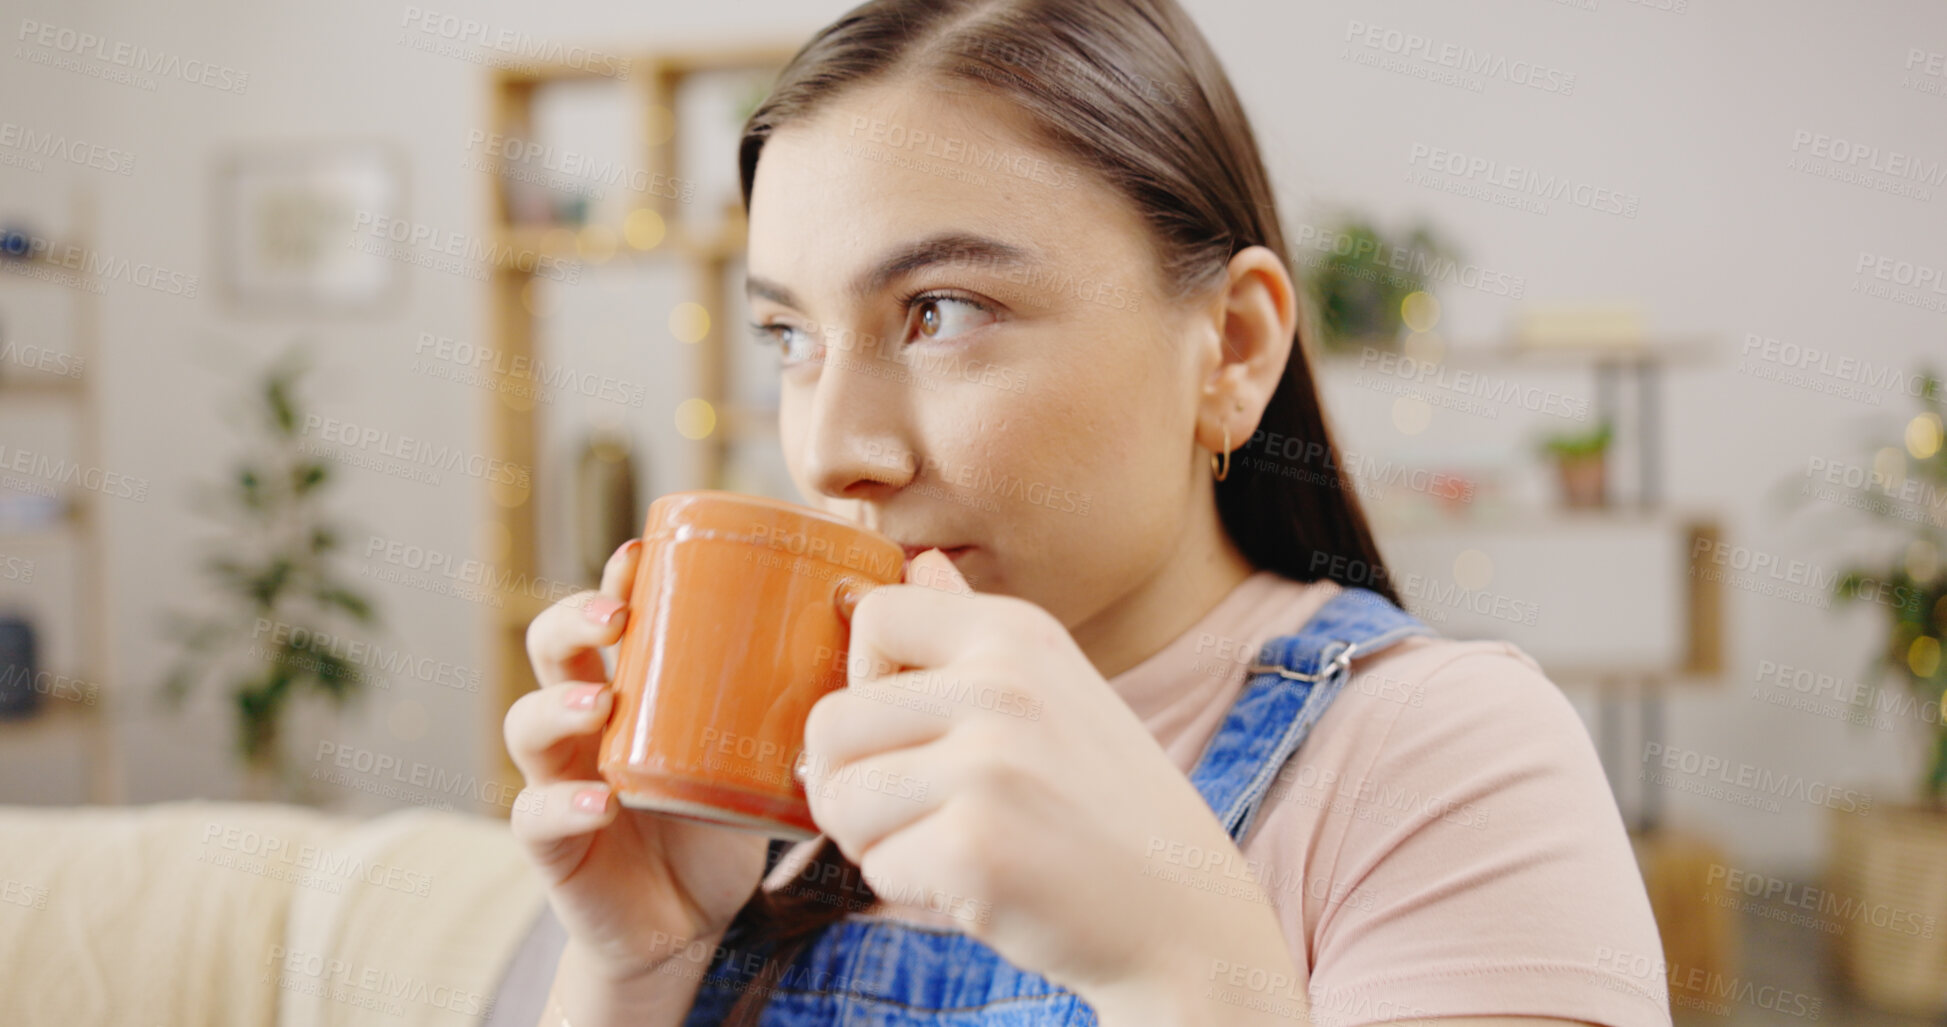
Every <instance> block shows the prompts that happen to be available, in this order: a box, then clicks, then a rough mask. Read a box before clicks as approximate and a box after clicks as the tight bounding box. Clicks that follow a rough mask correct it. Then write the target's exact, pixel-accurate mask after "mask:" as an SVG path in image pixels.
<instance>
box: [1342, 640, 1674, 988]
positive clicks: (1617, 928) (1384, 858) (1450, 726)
mask: <svg viewBox="0 0 1947 1027" xmlns="http://www.w3.org/2000/svg"><path fill="white" fill-rule="evenodd" d="M1424 652H1425V651H1422V654H1415V655H1414V656H1410V657H1406V659H1423V658H1424V655H1423V654H1424ZM1395 662H1399V661H1395ZM1423 684H1424V687H1423V689H1421V690H1420V691H1419V692H1418V693H1417V694H1416V695H1415V697H1414V698H1413V699H1412V701H1399V698H1398V697H1395V698H1394V700H1393V704H1394V705H1395V706H1396V707H1397V709H1396V711H1395V715H1394V716H1392V717H1391V718H1390V719H1389V720H1387V721H1386V722H1385V723H1384V725H1383V726H1381V727H1378V728H1375V730H1378V731H1380V732H1382V734H1380V735H1379V736H1378V739H1377V744H1376V745H1371V746H1362V747H1361V748H1362V750H1363V758H1364V760H1365V761H1366V762H1367V763H1368V765H1367V766H1364V767H1363V768H1361V767H1357V766H1350V767H1347V768H1345V769H1346V770H1347V772H1348V776H1347V777H1346V778H1345V779H1344V780H1343V781H1341V782H1339V783H1338V784H1337V786H1336V794H1335V796H1334V798H1333V804H1332V810H1331V813H1330V815H1329V816H1328V817H1327V818H1326V822H1325V823H1326V826H1327V827H1329V828H1331V830H1328V831H1324V832H1322V833H1321V838H1319V839H1313V841H1314V842H1319V841H1323V842H1326V843H1327V844H1326V846H1325V847H1323V848H1322V849H1321V848H1313V850H1312V855H1313V856H1314V857H1317V858H1324V859H1326V860H1328V861H1329V862H1330V870H1329V873H1330V877H1331V879H1332V881H1333V885H1334V889H1335V890H1337V891H1339V892H1340V894H1347V893H1350V894H1352V895H1356V896H1358V897H1359V900H1358V901H1356V902H1343V903H1340V904H1338V905H1336V906H1335V907H1334V908H1333V909H1332V910H1331V911H1330V913H1329V914H1328V915H1326V916H1324V917H1321V918H1320V919H1319V920H1318V922H1317V923H1316V924H1314V930H1315V933H1314V934H1313V935H1312V937H1311V938H1310V941H1311V948H1312V966H1311V974H1312V979H1311V991H1312V995H1313V1001H1314V1004H1315V1006H1316V1007H1317V1009H1316V1012H1315V1016H1316V1018H1317V1022H1319V1023H1321V1024H1326V1025H1333V1027H1341V1025H1343V1027H1350V1025H1354V1024H1362V1023H1377V1022H1383V1021H1385V1020H1388V1019H1397V1018H1399V1017H1400V1016H1402V1015H1413V1016H1496V1015H1499V1016H1552V1017H1559V1018H1562V1019H1568V1020H1586V1021H1589V1022H1591V1023H1597V1024H1606V1025H1611V1027H1656V1025H1663V1027H1667V1025H1668V1024H1669V1023H1670V1013H1669V1004H1668V995H1667V991H1666V990H1665V988H1666V986H1665V982H1664V980H1663V978H1662V977H1661V976H1659V975H1656V974H1655V973H1653V972H1645V971H1644V970H1643V968H1644V967H1652V966H1657V965H1660V961H1661V956H1662V947H1661V945H1660V943H1659V941H1658V937H1657V931H1656V924H1655V920H1654V918H1653V916H1652V915H1651V912H1650V906H1649V900H1648V897H1647V895H1646V893H1645V891H1644V888H1643V883H1642V877H1641V874H1640V871H1639V870H1638V869H1637V866H1636V862H1635V859H1634V857H1633V855H1632V852H1631V848H1630V845H1629V839H1628V835H1627V833H1626V832H1625V830H1624V828H1623V824H1622V818H1621V816H1620V814H1619V813H1618V811H1617V808H1616V803H1615V799H1614V797H1613V795H1612V794H1611V792H1610V789H1609V784H1608V780H1607V778H1606V777H1605V775H1604V774H1603V770H1602V766H1601V762H1600V760H1599V759H1598V758H1597V756H1596V753H1595V748H1594V746H1593V745H1592V744H1591V742H1590V740H1589V735H1588V731H1587V729H1586V728H1585V727H1584V726H1583V724H1582V720H1581V718H1580V717H1579V716H1578V715H1577V714H1576V712H1575V709H1574V707H1573V706H1571V705H1570V704H1569V702H1568V700H1567V698H1566V697H1564V696H1563V695H1562V694H1561V692H1560V690H1559V689H1558V688H1557V687H1556V686H1555V685H1554V683H1553V682H1551V681H1549V680H1548V678H1547V677H1546V676H1545V675H1544V674H1543V672H1542V671H1541V668H1540V667H1539V666H1537V665H1536V664H1535V663H1534V661H1533V660H1532V659H1531V658H1530V657H1528V655H1527V654H1526V653H1523V652H1521V650H1520V649H1519V648H1517V647H1515V646H1513V645H1511V644H1507V643H1496V644H1494V645H1493V646H1484V645H1478V644H1470V645H1468V646H1466V651H1465V652H1463V653H1462V654H1460V655H1458V656H1454V657H1452V658H1450V659H1446V660H1445V661H1444V662H1440V663H1438V664H1437V665H1436V668H1435V669H1433V670H1432V671H1431V672H1429V673H1427V674H1426V676H1425V677H1424V678H1423ZM1339 701H1342V702H1343V701H1347V698H1346V697H1344V696H1342V697H1341V698H1340V700H1339ZM1334 821H1336V823H1334ZM1333 838H1336V839H1337V841H1336V844H1331V843H1330V840H1331V839H1333ZM1362 1011H1371V1012H1362Z"/></svg>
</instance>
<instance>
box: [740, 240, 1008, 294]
mask: <svg viewBox="0 0 1947 1027" xmlns="http://www.w3.org/2000/svg"><path fill="white" fill-rule="evenodd" d="M1037 263H1038V262H1037V261H1036V260H1035V259H1034V257H1033V255H1032V254H1031V253H1030V252H1029V251H1028V250H1027V249H1026V248H1024V247H1020V246H1016V245H1014V244H1012V243H1006V242H1002V241H1000V240H999V239H995V238H992V237H991V236H985V235H978V234H975V233H973V232H941V233H939V234H937V235H929V236H927V237H926V238H923V239H919V240H917V241H914V242H911V243H908V244H906V245H904V246H901V247H899V248H897V249H894V250H892V251H890V252H888V253H887V254H886V255H885V256H884V257H881V258H880V259H879V262H878V263H877V264H874V265H873V266H872V267H871V268H869V269H867V270H866V271H865V272H864V273H863V274H860V275H859V276H858V277H857V278H855V279H853V280H852V284H851V287H850V288H849V290H848V291H849V292H850V293H851V294H852V295H853V296H857V297H860V298H864V297H869V296H872V295H875V294H877V293H879V292H881V291H883V290H884V289H885V288H886V287H887V286H890V285H892V284H893V283H894V282H897V281H899V280H900V279H901V278H904V277H906V276H907V275H910V274H912V273H914V272H915V271H920V270H923V269H925V268H928V267H933V266H935V265H938V264H976V265H987V266H988V267H990V268H1011V267H1033V266H1035V265H1036V264H1037ZM744 291H745V292H746V293H747V294H749V295H750V296H752V297H755V298H761V299H767V300H770V301H772V302H773V303H781V304H783V305H785V306H787V307H794V308H796V309H799V310H803V309H804V304H803V303H800V302H799V301H798V297H797V294H796V293H793V292H792V291H791V290H790V289H788V288H786V287H785V286H783V285H781V284H779V283H777V282H773V281H771V280H770V279H768V278H760V277H758V276H756V275H749V276H747V277H746V279H745V282H744Z"/></svg>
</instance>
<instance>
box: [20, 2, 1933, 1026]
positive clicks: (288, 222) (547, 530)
mask: <svg viewBox="0 0 1947 1027" xmlns="http://www.w3.org/2000/svg"><path fill="white" fill-rule="evenodd" d="M1184 2H1185V4H1186V6H1187V7H1188V8H1189V9H1190V11H1191V13H1192V15H1193V16H1194V17H1195V19H1196V20H1197V22H1198V24H1199V25H1200V26H1201V28H1202V29H1203V31H1204V33H1205V34H1206V35H1207V36H1208V37H1209V39H1210V40H1211V42H1212V43H1213V45H1214V46H1215V48H1216V50H1217V51H1218V53H1219V55H1220V56H1221V57H1222V59H1223V60H1224V62H1225V64H1226V66H1227V67H1228V69H1229V73H1230V75H1231V78H1232V81H1233V82H1234V84H1235V86H1236V87H1237V89H1238V91H1239V93H1240V94H1241V96H1242V98H1243V100H1244V103H1245V106H1246V108H1247V109H1248V111H1249V113H1250V115H1251V117H1252V119H1253V122H1254V125H1255V128H1256V130H1257V133H1258V138H1259V141H1260V143H1261V145H1262V148H1263V151H1264V154H1265V157H1266V160H1267V162H1268V164H1269V167H1270V169H1271V172H1272V174H1273V176H1274V179H1275V181H1276V183H1277V187H1278V193H1279V196H1280V202H1281V205H1282V216H1283V218H1284V221H1285V224H1286V231H1287V238H1288V240H1289V242H1290V244H1291V248H1292V251H1293V252H1292V256H1293V260H1294V264H1295V270H1296V271H1297V272H1298V273H1299V274H1300V275H1301V276H1302V277H1303V279H1304V281H1305V283H1306V285H1307V287H1308V288H1309V290H1310V291H1311V293H1312V296H1313V303H1314V306H1315V313H1316V314H1317V319H1318V322H1319V324H1318V328H1319V330H1318V332H1316V333H1315V334H1314V338H1313V350H1314V351H1313V352H1312V354H1311V359H1312V360H1313V361H1314V363H1315V366H1316V372H1317V374H1318V376H1319V379H1320V381H1321V386H1322V388H1323V391H1324V392H1325V395H1326V401H1327V405H1328V411H1329V413H1330V415H1331V416H1332V417H1333V419H1334V423H1335V424H1336V426H1337V429H1338V431H1339V441H1340V443H1341V446H1342V447H1343V450H1344V453H1343V455H1344V459H1345V461H1346V464H1347V468H1348V470H1349V471H1350V472H1351V473H1352V474H1353V476H1354V478H1355V479H1356V480H1357V481H1358V483H1359V489H1360V492H1361V495H1362V497H1363V498H1364V499H1365V500H1366V503H1367V509H1368V511H1369V512H1370V514H1371V515H1372V517H1373V518H1374V522H1375V527H1376V528H1377V530H1378V532H1379V535H1380V539H1381V544H1382V548H1383V549H1384V550H1385V552H1386V553H1387V555H1388V558H1389V560H1390V561H1391V562H1392V563H1393V568H1392V569H1393V573H1394V576H1395V579H1396V581H1397V583H1398V584H1399V585H1400V587H1401V588H1402V590H1403V591H1404V592H1405V593H1406V595H1407V598H1408V602H1409V606H1410V607H1412V608H1413V609H1414V610H1415V612H1417V613H1419V614H1420V615H1421V616H1422V617H1424V618H1425V619H1427V620H1428V621H1429V622H1431V623H1433V624H1434V625H1435V626H1436V627H1438V628H1440V629H1441V630H1442V631H1443V632H1445V633H1447V634H1451V635H1455V636H1459V637H1497V638H1506V639H1509V640H1511V641H1514V642H1516V643H1517V644H1519V645H1521V646H1522V647H1523V648H1525V649H1526V650H1527V651H1528V652H1530V653H1532V654H1533V655H1534V656H1535V657H1536V658H1537V659H1538V660H1539V661H1541V663H1542V664H1543V665H1544V667H1546V668H1547V669H1548V670H1549V672H1550V675H1551V677H1553V678H1554V679H1555V680H1556V681H1558V682H1559V683H1560V684H1561V685H1562V687H1563V689H1564V691H1565V692H1566V693H1567V694H1568V695H1569V696H1570V698H1571V699H1572V700H1573V701H1574V702H1575V703H1576V705H1577V707H1578V709H1580V710H1581V711H1582V713H1583V715H1584V717H1585V718H1586V720H1587V722H1588V725H1589V728H1590V732H1591V735H1592V736H1593V737H1594V738H1595V740H1596V742H1597V745H1598V748H1599V749H1600V751H1601V752H1602V754H1603V757H1604V760H1605V765H1606V767H1607V769H1608V772H1609V774H1610V777H1611V779H1612V781H1613V783H1614V786H1615V789H1616V792H1617V796H1618V802H1619V803H1620V804H1621V806H1622V809H1623V811H1624V813H1625V816H1626V818H1627V819H1628V820H1629V821H1630V823H1631V825H1632V827H1633V829H1634V830H1635V833H1636V837H1637V841H1638V855H1639V858H1640V862H1641V864H1642V866H1643V869H1644V873H1645V880H1646V882H1647V884H1648V885H1649V887H1650V890H1651V894H1652V896H1653V900H1654V902H1655V905H1656V909H1657V914H1658V919H1659V922H1660V924H1661V926H1662V928H1663V932H1664V938H1665V950H1664V952H1663V953H1660V954H1619V955H1618V957H1617V958H1619V959H1641V960H1648V962H1645V963H1644V965H1645V966H1652V965H1653V966H1654V969H1653V970H1651V971H1649V972H1652V973H1654V974H1655V975H1657V976H1660V977H1664V978H1666V979H1667V981H1668V983H1669V986H1670V987H1671V989H1672V999H1673V1005H1674V1008H1675V1010H1676V1011H1677V1013H1678V1016H1679V1018H1680V1020H1686V1021H1688V1020H1695V1021H1698V1022H1705V1021H1709V1022H1731V1023H1771V1022H1781V1021H1789V1020H1794V1019H1797V1020H1808V1019H1809V1020H1820V1019H1823V1020H1826V1021H1829V1022H1843V1023H1888V1024H1892V1023H1923V1022H1937V1021H1938V1019H1939V1017H1940V1016H1941V1015H1942V1013H1943V1012H1947V940H1943V938H1944V937H1947V935H1944V934H1943V932H1942V931H1941V930H1940V929H1939V924H1938V920H1939V919H1941V918H1947V814H1943V813H1942V812H1941V810H1940V807H1939V798H1940V793H1941V790H1942V787H1943V775H1947V734H1943V730H1944V729H1943V720H1942V716H1941V705H1940V698H1941V693H1942V688H1943V682H1947V670H1943V667H1942V660H1941V652H1940V639H1941V637H1942V635H1943V632H1947V599H1944V597H1947V567H1944V566H1943V563H1942V554H1941V549H1940V547H1941V546H1942V545H1943V544H1947V542H1944V540H1943V536H1944V535H1947V531H1944V530H1943V529H1947V455H1943V452H1942V420H1941V417H1942V412H1943V410H1947V402H1944V401H1943V399H1942V397H1941V396H1940V395H1939V394H1938V393H1936V392H1935V391H1934V389H1933V386H1932V385H1930V384H1929V383H1930V378H1929V375H1930V373H1933V372H1937V370H1938V368H1939V365H1941V364H1947V360H1943V359H1942V358H1943V357H1947V195H1943V194H1947V132H1943V131H1942V126H1943V125H1947V10H1943V9H1942V8H1941V7H1940V6H1939V5H1937V4H1931V3H1926V2H1923V0H1889V2H1887V3H1882V4H1875V5H1871V7H1870V8H1851V7H1844V6H1835V5H1831V4H1826V3H1816V2H1810V0H1789V2H1784V3H1759V2H1757V0H1556V2H1549V0H1481V2H1476V3H1469V4H1466V5H1454V4H1441V3H1435V2H1431V0H1388V2H1383V3H1353V2H1349V0H1331V2H1321V3H1308V4H1302V5H1266V4H1256V3H1245V2H1237V0H1184ZM846 6H848V5H847V4H845V3H842V2H824V0H813V2H804V0H795V2H789V3H786V2H783V0H745V2H741V3H737V4H722V5H714V4H694V3H691V4H679V3H673V2H669V0H648V2H638V3H609V2H597V0H575V2H571V3H562V4H551V5H546V6H544V7H539V8H536V7H530V6H527V5H519V4H513V3H505V2H487V3H475V4H468V5H464V6H461V5H453V6H450V7H449V6H442V7H438V8H432V7H421V6H414V5H404V4H395V3H387V2H378V3H374V2H367V0H356V2H352V3H347V4H331V5H303V4H294V3H279V4H257V5H244V4H220V3H213V2H208V0H186V2H185V3H178V4H172V5H168V6H167V7H162V6H148V5H137V4H130V3H113V2H96V0H84V2H80V3H61V4H56V3H52V2H44V0H8V2H7V4H6V9H7V16H6V18H5V23H6V26H7V30H8V32H7V34H8V37H9V38H8V41H7V43H6V46H7V54H6V56H5V58H4V59H0V244H3V245H0V250H4V258H0V716H4V719H0V803H5V804H10V805H13V806H20V807H36V808H41V809H43V811H53V810H55V809H56V808H59V809H61V810H64V811H66V812H68V813H71V814H73V815H76V816H81V815H84V814H86V812H87V810H88V809H91V808H94V807H102V806H146V805H149V804H157V803H165V802H177V801H182V800H207V801H211V802H236V801H249V802H274V803H280V804H287V805H291V806H298V807H307V808H312V809H316V810H318V811H320V812H322V813H324V814H328V815H330V816H333V817H342V818H361V819H362V818H373V817H379V816H381V815H384V814H387V813H389V812H392V811H397V810H400V809H406V808H422V809H438V810H450V811H455V812H460V813H469V814H474V815H478V816H481V817H496V816H498V817H504V816H506V815H507V811H508V809H509V808H510V805H511V803H512V801H513V795H514V793H515V792H516V791H517V790H518V787H519V784H518V778H517V777H516V776H515V775H514V773H513V771H512V768H511V767H510V766H509V765H507V763H506V759H505V754H504V749H503V746H502V742H501V734H500V723H501V717H502V715H503V714H504V712H505V709H506V706H507V704H508V703H509V702H510V701H511V700H512V698H513V697H514V696H516V695H518V694H519V693H520V692H522V691H524V690H526V689H528V688H531V687H532V679H531V677H530V676H529V671H528V668H527V665H526V659H525V655H524V651H523V648H522V633H523V632H524V630H525V627H526V624H527V622H528V621H529V620H530V619H531V618H532V617H533V615H534V614H535V613H536V612H537V611H538V610H539V609H540V608H542V607H543V606H545V605H546V604H547V603H549V602H551V601H552V600H554V599H556V598H559V597H561V596H563V595H566V594H568V593H570V592H573V591H576V590H579V589H581V588H584V587H590V586H592V584H593V581H594V576H593V575H594V571H595V569H596V568H599V566H600V563H601V560H602V559H603V557H605V556H606V555H607V554H608V553H609V552H610V551H611V550H612V549H613V547H614V546H615V545H616V544H617V543H618V542H619V541H621V540H622V539H624V538H626V537H629V536H630V535H632V534H634V533H636V532H637V531H638V530H639V528H640V525H641V520H642V517H643V514H644V511H645V509H646V507H647V504H648V503H649V501H651V500H652V499H654V498H655V497H656V496H658V495H661V494H664V493H667V492H672V491H678V490H683V489H692V488H705V487H710V488H726V489H734V490H738V491H744V492H752V493H760V494H769V495H776V496H781V497H784V498H792V499H795V498H799V497H797V496H796V495H795V494H794V492H793V490H792V488H791V486H790V484H789V482H788V480H787V478H786V477H785V474H784V470H783V464H782V459H781V456H780V454H779V450H778V444H777V439H776V430H777V429H776V424H775V420H774V416H773V414H772V409H773V407H774V404H775V398H776V388H775V384H774V383H775V369H774V366H773V365H772V363H771V361H773V360H774V359H775V358H774V357H773V356H772V355H771V353H770V351H768V350H763V349H760V348H759V347H758V346H756V345H755V344H754V343H753V342H752V341H751V339H750V336H749V333H748V331H747V330H746V329H745V327H744V325H745V323H746V322H747V320H748V318H747V317H746V316H745V315H744V313H743V311H742V310H741V309H740V305H741V297H742V285H741V281H740V275H741V257H740V253H741V246H742V235H743V223H742V214H741V211H740V207H739V203H738V200H737V183H736V170H735V160H734V147H735V141H736V138H737V132H738V129H739V127H740V125H741V123H742V121H743V119H744V117H745V116H746V115H747V114H748V113H749V111H750V110H751V109H752V108H753V107H754V106H755V104H756V103H757V102H758V101H759V100H760V99H761V98H762V97H763V95H764V94H765V91H766V89H767V87H768V84H769V82H770V79H771V77H772V76H773V75H774V73H775V71H776V69H777V68H778V67H779V66H780V65H781V64H782V62H783V61H784V60H785V59H786V58H787V57H788V56H789V54H790V53H791V52H792V51H793V50H794V49H795V48H796V46H797V45H798V44H800V43H801V42H802V41H803V40H804V39H805V38H806V37H807V36H808V35H809V33H810V32H811V31H813V30H814V29H815V28H817V27H818V26H820V25H822V24H824V23H825V22H826V21H828V20H830V19H831V18H832V17H834V16H836V15H837V14H839V13H840V12H841V11H842V10H844V9H845V7H846ZM205 841H207V836H205ZM4 874H5V869H4V868H3V867H0V875H4ZM23 874H24V872H21V873H16V874H14V875H11V876H7V879H6V880H5V881H4V882H0V885H4V888H3V889H0V898H5V899H6V900H7V903H8V904H4V905H0V919H4V918H6V917H7V916H10V915H26V913H27V912H32V911H35V910H37V909H43V908H45V907H46V905H47V904H48V903H47V900H48V899H49V898H50V897H51V896H50V888H51V886H50V885H49V884H48V883H47V882H43V881H38V880H34V879H31V876H32V875H25V876H23ZM55 904H56V905H58V901H57V902H56V903H55ZM287 990H288V988H287ZM456 1022H457V1021H456Z"/></svg>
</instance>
